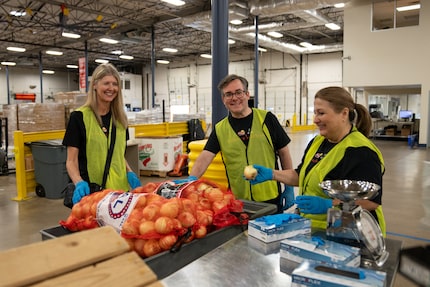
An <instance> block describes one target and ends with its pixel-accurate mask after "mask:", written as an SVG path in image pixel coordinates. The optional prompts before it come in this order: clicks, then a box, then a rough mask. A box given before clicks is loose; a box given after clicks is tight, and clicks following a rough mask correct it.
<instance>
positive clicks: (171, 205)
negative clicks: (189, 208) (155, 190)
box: [160, 201, 179, 218]
mask: <svg viewBox="0 0 430 287" xmlns="http://www.w3.org/2000/svg"><path fill="white" fill-rule="evenodd" d="M178 213H179V204H178V202H176V201H168V202H166V203H163V205H161V207H160V216H167V217H170V218H175V217H176V216H178Z"/></svg>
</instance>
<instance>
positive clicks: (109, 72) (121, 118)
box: [84, 63, 128, 128]
mask: <svg viewBox="0 0 430 287" xmlns="http://www.w3.org/2000/svg"><path fill="white" fill-rule="evenodd" d="M106 76H113V77H114V78H115V79H116V80H117V82H118V85H119V88H118V95H117V96H116V97H115V99H114V100H113V101H112V103H111V105H110V111H111V112H112V120H113V122H114V123H115V124H117V125H118V124H121V125H122V126H123V127H124V128H127V127H128V121H127V114H126V113H125V110H124V102H123V96H122V90H121V87H120V83H121V79H120V76H119V73H118V70H117V69H116V68H115V67H114V66H113V65H112V64H110V63H107V64H101V65H99V66H98V67H97V68H96V69H95V70H94V72H93V74H92V77H91V81H90V85H89V87H90V89H89V90H88V96H87V101H86V102H85V105H84V106H87V107H90V108H91V110H93V112H94V115H95V116H96V118H97V120H98V121H99V123H100V124H102V119H101V117H100V115H99V114H98V113H97V111H98V100H97V92H96V91H95V89H94V85H95V83H97V81H99V80H101V79H103V78H104V77H106Z"/></svg>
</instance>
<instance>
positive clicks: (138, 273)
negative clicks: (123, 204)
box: [31, 252, 162, 287]
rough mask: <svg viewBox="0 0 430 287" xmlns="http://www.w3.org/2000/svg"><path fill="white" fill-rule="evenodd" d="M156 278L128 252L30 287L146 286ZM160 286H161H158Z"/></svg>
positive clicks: (138, 258) (137, 256) (137, 257)
mask: <svg viewBox="0 0 430 287" xmlns="http://www.w3.org/2000/svg"><path fill="white" fill-rule="evenodd" d="M156 280H157V276H156V275H155V274H154V272H152V270H151V269H150V268H149V267H148V265H146V264H145V262H144V261H143V260H142V258H141V257H140V256H139V255H138V254H137V253H136V252H128V253H125V254H122V255H119V256H117V257H114V258H111V259H109V260H106V261H103V262H100V263H98V264H94V265H91V266H88V267H86V268H83V269H80V270H77V271H75V272H72V273H68V274H64V275H62V276H58V277H55V278H52V279H49V280H46V281H43V282H41V283H38V284H35V285H31V286H32V287H54V286H55V287H57V286H61V287H68V286H70V287H73V286H91V287H98V286H100V287H110V286H112V287H118V286H127V287H134V286H136V287H137V286H147V285H148V284H150V283H154V282H155V283H157V282H156ZM151 286H152V285H151ZM159 286H162V285H159Z"/></svg>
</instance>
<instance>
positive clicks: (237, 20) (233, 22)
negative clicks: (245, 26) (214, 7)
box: [230, 19, 243, 25]
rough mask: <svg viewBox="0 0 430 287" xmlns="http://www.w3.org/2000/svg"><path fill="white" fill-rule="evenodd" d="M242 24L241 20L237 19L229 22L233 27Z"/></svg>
mask: <svg viewBox="0 0 430 287" xmlns="http://www.w3.org/2000/svg"><path fill="white" fill-rule="evenodd" d="M242 23H243V22H242V20H239V19H234V20H231V21H230V24H233V25H240V24H242Z"/></svg>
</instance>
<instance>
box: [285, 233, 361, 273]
mask: <svg viewBox="0 0 430 287" xmlns="http://www.w3.org/2000/svg"><path fill="white" fill-rule="evenodd" d="M279 253H280V257H281V259H284V260H287V261H289V262H286V263H288V264H287V265H288V266H293V267H294V268H295V267H297V266H298V265H299V264H300V263H302V262H303V261H305V260H309V261H313V262H316V263H324V264H338V265H346V266H351V267H359V266H360V259H361V256H360V248H357V247H353V246H349V245H345V244H341V243H337V242H334V241H330V240H323V239H321V238H320V237H318V236H310V235H297V236H294V237H291V238H288V239H284V240H282V241H281V248H280V252H279ZM282 263H283V261H282V260H281V265H282ZM290 268H291V267H290ZM294 268H293V269H294ZM281 269H282V266H281ZM292 271H293V270H292V269H290V270H289V272H288V271H284V272H286V273H291V272H292Z"/></svg>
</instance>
